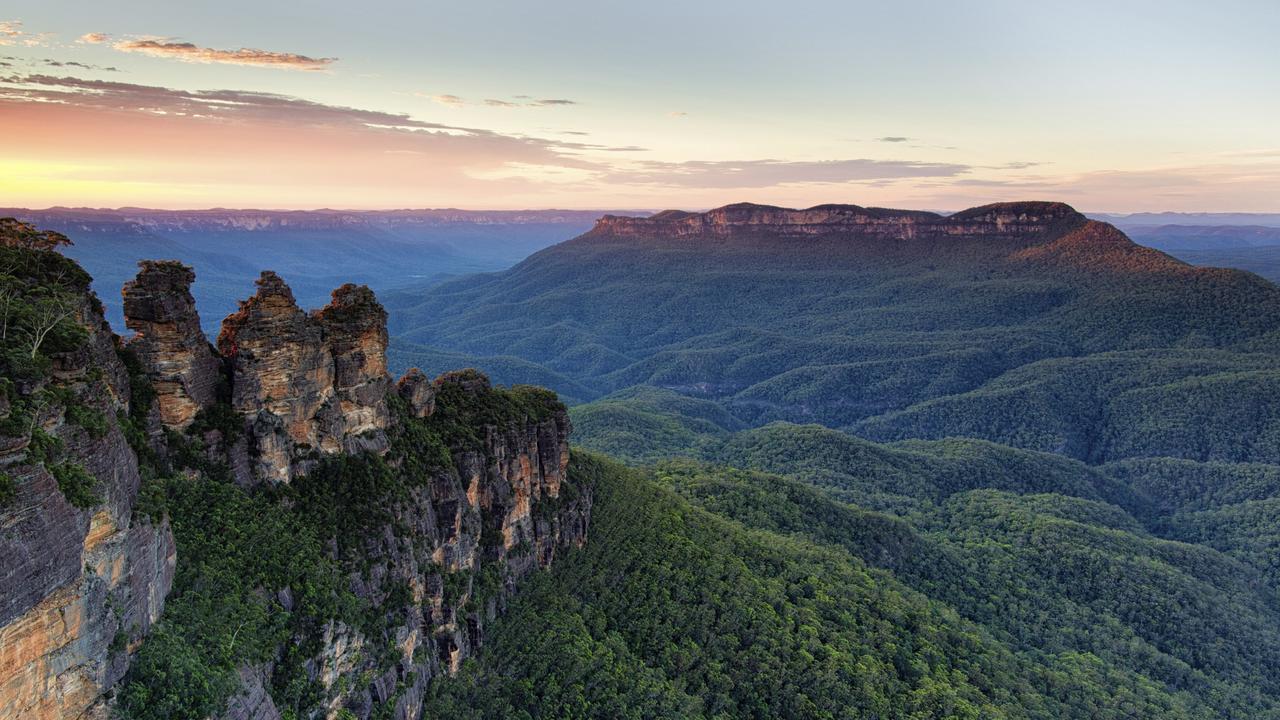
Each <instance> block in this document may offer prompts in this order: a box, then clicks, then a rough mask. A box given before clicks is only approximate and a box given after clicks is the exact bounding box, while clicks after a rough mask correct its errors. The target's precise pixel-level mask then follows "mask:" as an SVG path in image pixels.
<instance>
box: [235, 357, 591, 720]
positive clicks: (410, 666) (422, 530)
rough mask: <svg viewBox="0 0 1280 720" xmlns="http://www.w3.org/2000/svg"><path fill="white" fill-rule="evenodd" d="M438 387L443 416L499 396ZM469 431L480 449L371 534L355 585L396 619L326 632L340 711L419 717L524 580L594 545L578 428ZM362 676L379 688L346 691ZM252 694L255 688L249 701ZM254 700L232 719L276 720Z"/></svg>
mask: <svg viewBox="0 0 1280 720" xmlns="http://www.w3.org/2000/svg"><path fill="white" fill-rule="evenodd" d="M433 387H434V388H435V389H436V390H438V391H439V392H440V393H442V395H443V396H446V397H447V398H448V400H446V401H445V402H446V403H450V404H448V405H446V406H444V407H443V410H445V411H449V410H456V409H458V408H459V403H461V404H464V405H470V404H477V405H483V404H486V403H490V402H492V400H493V398H494V393H495V391H494V390H493V389H492V388H490V387H489V385H488V381H487V379H486V378H484V376H482V375H478V374H475V373H473V372H469V373H459V374H449V375H445V376H442V377H441V378H438V379H437V380H436V381H435V383H434V385H433ZM429 417H430V416H429ZM470 427H472V428H474V429H475V430H477V431H478V435H479V437H478V438H476V440H478V442H475V441H472V442H468V443H465V444H461V445H459V444H454V445H452V446H451V448H450V449H451V451H452V452H451V456H452V458H453V461H452V463H451V465H450V466H449V467H447V468H443V469H441V470H438V471H435V472H433V473H432V474H431V475H430V477H429V479H427V482H425V483H422V484H420V485H417V486H415V487H414V488H413V489H412V490H411V491H410V492H409V493H408V494H407V496H406V497H404V498H403V499H402V500H401V501H399V502H397V503H395V504H394V506H393V509H392V517H391V518H390V519H389V520H388V521H387V522H386V523H385V524H382V525H379V526H377V527H376V528H373V529H372V531H371V532H367V533H365V534H364V536H363V537H364V539H363V541H362V546H361V549H360V551H359V553H358V557H359V560H360V562H362V563H365V564H367V568H366V569H364V570H362V571H360V572H355V571H353V572H352V575H351V583H352V587H353V588H354V589H355V592H356V595H357V596H359V597H361V598H364V599H367V600H369V601H370V603H371V604H372V605H373V606H375V607H378V608H379V610H380V611H381V612H383V613H385V614H386V617H388V618H394V621H393V622H391V623H389V627H388V629H387V630H386V632H385V635H384V636H383V637H372V636H370V635H369V634H368V633H367V632H365V631H362V630H361V629H358V628H354V627H350V626H346V625H341V624H339V625H335V626H330V627H329V628H328V629H327V630H326V632H325V635H324V637H323V643H322V647H323V649H322V650H321V652H320V653H318V654H317V656H316V657H315V659H314V660H313V661H312V663H311V665H310V671H311V673H312V674H313V675H314V676H315V677H317V678H319V680H320V682H321V684H322V685H323V686H324V687H325V689H326V690H327V691H328V693H329V694H328V700H327V707H328V708H329V711H330V712H334V711H336V710H338V709H340V708H343V709H346V710H349V711H351V712H352V713H353V714H354V715H355V716H356V717H359V718H367V717H369V716H370V715H371V714H373V713H374V712H375V711H376V710H377V709H378V708H383V709H382V710H381V712H383V713H387V716H388V717H391V718H395V719H397V720H412V719H414V718H417V717H418V715H419V713H420V710H421V706H422V702H423V697H424V693H425V691H426V689H427V684H428V682H429V681H430V680H431V679H432V678H433V677H436V676H438V675H440V674H452V673H454V672H456V671H457V670H458V669H459V668H460V667H461V664H462V662H463V661H464V660H466V659H467V658H469V657H472V656H473V655H474V654H475V653H476V652H477V651H478V650H479V649H480V647H481V646H482V645H483V644H484V638H485V628H486V625H487V624H488V623H489V622H490V621H492V620H493V619H494V618H495V617H496V616H497V614H498V613H499V612H501V610H502V608H503V606H504V605H505V603H506V601H507V598H508V596H509V594H510V593H511V591H513V589H514V588H515V585H516V583H517V582H518V581H519V580H520V579H521V578H523V577H525V576H526V575H528V574H529V573H530V572H532V571H533V570H535V569H537V568H540V567H547V566H549V565H551V564H552V563H553V562H554V561H555V560H556V558H557V557H558V556H559V555H560V554H561V553H562V552H563V551H564V550H565V549H567V548H569V547H575V546H581V545H582V544H583V543H585V542H586V533H587V526H588V522H589V518H590V510H591V495H590V492H589V489H587V488H576V487H574V488H570V486H569V485H568V484H567V482H566V470H567V466H568V459H569V445H568V435H569V432H570V425H569V420H568V416H567V414H566V413H565V412H564V411H563V409H556V410H553V411H552V412H550V413H548V414H547V415H546V416H545V417H542V418H540V419H530V420H527V421H523V422H499V423H498V424H494V425H478V426H470ZM401 588H404V589H407V592H404V591H403V590H398V589H401ZM387 643H390V644H391V645H393V646H394V648H395V651H394V656H395V662H394V663H392V664H390V665H389V666H388V665H387V664H385V663H384V664H382V665H379V664H378V662H377V661H376V659H375V655H374V653H373V652H372V649H373V648H377V647H382V646H384V645H385V644H387ZM362 676H363V677H369V678H372V682H370V683H368V685H367V686H366V687H357V688H356V689H354V690H352V689H344V686H347V687H349V686H350V680H351V679H352V678H357V677H362ZM252 696H253V690H252V686H247V687H246V690H245V692H244V693H242V695H241V697H243V698H249V697H252ZM253 704H254V703H251V702H246V703H244V704H241V705H235V706H233V707H234V708H238V709H233V711H232V712H230V713H229V714H228V717H231V718H236V719H237V720H250V719H253V720H265V719H267V718H274V717H275V715H274V709H273V708H265V709H264V708H263V707H262V704H261V703H258V708H257V709H256V710H253V711H249V710H248V709H247V708H248V707H249V706H251V705H253Z"/></svg>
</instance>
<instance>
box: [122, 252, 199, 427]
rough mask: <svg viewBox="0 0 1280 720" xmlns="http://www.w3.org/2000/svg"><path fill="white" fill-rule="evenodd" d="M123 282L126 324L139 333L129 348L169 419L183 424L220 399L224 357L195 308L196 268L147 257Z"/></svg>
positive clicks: (166, 421) (175, 424) (165, 418)
mask: <svg viewBox="0 0 1280 720" xmlns="http://www.w3.org/2000/svg"><path fill="white" fill-rule="evenodd" d="M138 265H139V268H140V270H139V272H138V276H137V277H136V278H134V279H133V280H131V281H130V282H128V283H126V284H125V286H124V292H123V295H124V315H125V324H126V325H127V326H128V327H129V329H130V330H133V331H134V332H135V333H137V335H135V336H134V338H133V339H132V340H130V341H129V348H130V349H132V350H133V351H134V352H135V353H137V354H138V358H139V359H140V360H141V361H142V365H143V367H144V368H146V369H147V371H148V374H149V375H150V377H151V383H152V386H153V387H154V388H155V391H156V404H157V406H158V407H159V409H160V419H161V421H163V422H164V424H165V425H167V426H169V427H172V428H176V429H183V428H186V427H187V426H188V425H190V424H191V421H192V420H193V419H194V418H195V416H196V413H197V412H199V411H200V410H201V409H202V408H205V407H208V406H210V405H212V404H213V403H214V401H215V400H216V399H217V398H216V397H215V395H216V392H217V385H218V378H219V367H218V366H219V360H218V357H217V355H215V354H214V352H213V350H212V348H210V346H209V342H208V341H207V340H206V339H205V336H204V332H202V331H201V330H200V316H199V314H197V313H196V302H195V298H193V297H192V296H191V283H192V281H194V280H195V277H196V276H195V273H194V272H192V271H191V268H189V267H187V266H185V265H182V264H181V263H177V262H172V261H151V260H144V261H143V262H141V263H139V264H138Z"/></svg>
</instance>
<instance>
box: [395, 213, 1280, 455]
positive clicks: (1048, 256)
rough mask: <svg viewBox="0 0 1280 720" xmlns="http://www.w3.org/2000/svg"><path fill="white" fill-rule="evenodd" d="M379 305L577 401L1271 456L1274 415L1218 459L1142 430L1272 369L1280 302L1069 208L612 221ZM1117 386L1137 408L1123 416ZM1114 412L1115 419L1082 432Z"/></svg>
mask: <svg viewBox="0 0 1280 720" xmlns="http://www.w3.org/2000/svg"><path fill="white" fill-rule="evenodd" d="M389 306H390V307H391V308H392V330H393V332H396V333H397V334H398V335H399V336H400V338H401V340H403V341H407V342H411V343H416V344H420V345H423V346H427V347H430V348H432V349H433V352H439V351H444V352H449V353H454V354H456V355H458V356H462V357H467V356H495V355H502V356H514V357H517V358H520V359H521V360H524V361H527V362H532V363H536V364H537V365H540V366H542V367H544V368H546V369H547V371H548V377H549V378H551V377H555V376H561V377H564V378H565V379H567V380H569V381H572V384H573V386H572V389H571V390H570V388H568V387H566V392H568V393H569V394H570V395H571V396H573V397H576V398H578V399H582V400H587V399H592V397H598V396H603V395H605V394H608V393H611V392H614V391H617V390H621V389H623V388H627V387H631V386H636V385H645V386H652V387H659V388H665V389H670V390H673V391H675V392H678V393H680V394H683V395H687V396H692V397H698V398H703V399H707V400H711V401H713V402H715V403H716V404H718V405H719V406H720V407H722V408H724V409H725V410H727V411H728V412H730V413H731V414H732V415H733V416H734V417H735V418H736V419H737V420H738V421H740V422H743V423H747V424H751V425H759V424H764V423H767V422H769V421H772V420H787V421H791V422H820V423H822V424H824V425H828V426H832V427H841V428H848V429H851V430H853V431H854V432H857V433H860V434H861V433H865V434H868V435H869V436H872V437H876V438H883V439H896V438H900V437H919V436H924V437H944V436H946V435H974V436H978V437H985V438H989V439H992V440H997V441H1000V442H1005V443H1012V444H1015V445H1020V446H1025V447H1029V448H1035V449H1045V450H1054V451H1059V452H1065V453H1068V454H1070V455H1073V456H1075V457H1079V458H1082V459H1087V460H1090V461H1101V460H1109V459H1115V458H1120V457H1130V456H1141V455H1152V454H1173V455H1178V456H1185V457H1191V458H1194V459H1205V458H1213V459H1221V460H1229V461H1245V460H1253V459H1266V460H1270V459H1271V454H1270V451H1269V450H1268V449H1267V447H1268V446H1267V438H1270V437H1271V434H1272V432H1273V431H1272V430H1271V429H1270V428H1271V425H1272V423H1273V422H1274V418H1273V413H1274V412H1275V406H1274V405H1273V404H1267V403H1257V404H1256V407H1255V408H1254V410H1253V411H1251V414H1250V415H1249V416H1248V417H1246V418H1243V419H1234V420H1231V421H1230V427H1231V428H1232V429H1231V430H1230V431H1229V432H1235V431H1236V430H1237V429H1238V430H1240V431H1242V432H1243V433H1244V434H1246V435H1248V436H1250V437H1252V438H1256V440H1250V441H1248V442H1242V443H1239V444H1237V445H1235V446H1232V447H1216V446H1215V447H1214V448H1213V449H1212V450H1210V451H1207V452H1206V451H1205V450H1204V448H1203V447H1201V446H1202V445H1203V443H1199V444H1197V442H1195V441H1194V439H1195V437H1196V433H1197V432H1198V431H1197V429H1196V425H1197V424H1198V423H1201V422H1202V420H1203V419H1204V418H1203V417H1199V416H1197V417H1192V416H1190V415H1186V416H1184V417H1181V418H1180V420H1179V422H1178V423H1171V425H1173V427H1165V426H1156V425H1153V424H1151V423H1147V422H1146V418H1149V417H1151V416H1152V414H1155V413H1160V412H1163V411H1164V410H1165V409H1166V408H1165V407H1164V406H1163V405H1162V403H1178V402H1185V401H1186V400H1187V399H1188V398H1193V399H1194V398H1196V397H1197V393H1201V394H1204V393H1209V394H1211V395H1212V396H1213V398H1214V402H1215V404H1219V403H1220V404H1221V405H1222V406H1223V407H1229V406H1231V405H1232V404H1234V403H1236V402H1237V401H1239V400H1245V399H1247V397H1248V391H1247V390H1246V389H1245V387H1244V385H1246V384H1247V383H1239V382H1236V383H1233V381H1232V380H1231V377H1232V376H1238V374H1239V373H1252V372H1269V371H1271V370H1272V369H1274V368H1275V363H1274V358H1275V357H1276V353H1275V351H1276V348H1277V343H1278V342H1280V332H1278V331H1280V289H1277V288H1276V287H1275V286H1274V285H1272V284H1270V283H1269V282H1267V281H1265V280H1263V279H1261V278H1259V277H1257V276H1254V275H1251V274H1248V273H1243V272H1238V271H1231V270H1219V269H1210V268H1197V267H1193V266H1189V265H1186V264H1184V263H1182V262H1180V261H1178V260H1175V259H1173V258H1171V257H1169V256H1168V255H1165V254H1163V253H1160V252H1158V251H1155V250H1152V249H1150V248H1144V247H1141V246H1138V245H1135V244H1133V243H1132V242H1130V241H1129V240H1128V239H1127V238H1126V237H1125V236H1124V235H1123V234H1122V233H1120V232H1119V231H1118V230H1116V229H1115V228H1113V227H1111V226H1109V225H1105V224H1103V223H1097V222H1093V221H1089V220H1087V219H1085V218H1084V217H1083V216H1081V215H1079V214H1078V213H1076V212H1075V211H1073V210H1071V208H1069V207H1067V206H1065V205H1061V204H1055V203H1012V204H1003V205H995V206H986V207H983V208H975V209H973V210H968V211H964V212H961V213H957V214H955V215H952V216H949V217H942V216H938V215H935V214H932V213H921V212H909V211H893V210H883V209H876V208H870V209H868V208H858V207H855V206H819V207H817V208H810V209H808V210H784V209H781V208H770V207H766V206H752V205H737V206H728V207H726V208H721V209H718V210H713V211H710V212H708V213H702V214H694V213H680V212H674V211H673V212H668V213H662V214H659V215H657V216H654V217H653V218H647V219H642V218H619V217H612V216H608V217H606V218H604V219H603V220H601V221H600V222H599V223H597V226H596V227H595V228H594V229H593V230H592V231H591V232H589V233H587V234H585V235H583V236H581V237H579V238H576V239H574V240H571V241H568V242H564V243H561V244H560V245H557V246H554V247H551V248H548V249H546V250H544V251H541V252H539V253H537V254H535V255H533V256H531V257H530V258H529V259H527V260H526V261H524V262H523V263H521V264H519V265H517V266H516V267H514V268H512V269H511V270H508V271H506V272H502V273H496V274H492V275H482V276H473V277H470V278H464V279H460V280H456V281H451V282H445V283H442V284H440V285H439V286H437V287H433V288H429V289H426V290H424V291H422V292H416V293H397V294H395V295H394V296H392V297H391V298H390V299H389ZM1153 351H1158V352H1155V353H1154V354H1153ZM1125 353H1129V354H1128V355H1126V354H1125ZM413 357H414V353H413V352H412V351H408V352H406V353H404V355H403V359H404V361H405V362H408V361H410V360H411V359H412V358H413ZM1147 357H1151V358H1153V360H1152V361H1151V362H1150V363H1145V362H1144V361H1143V358H1147ZM1148 365H1151V367H1149V366H1148ZM1019 373H1021V375H1022V376H1025V377H1024V378H1020V377H1019ZM499 377H500V379H501V376H499ZM1095 377H1101V378H1105V380H1102V381H1099V380H1096V379H1094V378H1095ZM1250 377H1253V376H1250ZM1028 378H1033V380H1031V379H1028ZM1082 378H1084V379H1085V381H1086V383H1087V384H1088V386H1089V388H1090V389H1089V391H1088V392H1086V393H1084V395H1083V396H1082V397H1074V396H1073V397H1071V398H1069V400H1070V402H1058V399H1059V398H1061V397H1062V392H1061V390H1055V389H1054V388H1072V387H1075V386H1076V385H1078V384H1079V383H1080V382H1081V380H1082ZM1207 386H1212V387H1209V388H1208V389H1207V390H1206V389H1204V388H1205V387H1207ZM584 387H585V388H586V389H587V390H588V391H589V392H591V393H592V395H589V396H584V395H583V393H582V389H583V388H584ZM1115 388H1120V389H1122V390H1123V391H1124V392H1125V393H1126V395H1125V397H1123V398H1121V399H1120V400H1118V401H1115V403H1113V400H1112V392H1113V390H1114V389H1115ZM975 394H977V395H975ZM978 396H981V397H982V398H983V399H984V402H969V401H968V399H969V398H971V397H978ZM988 396H990V397H994V398H995V399H996V400H997V402H993V403H990V404H988V403H985V398H986V397H988ZM1170 398H1177V399H1176V400H1171V399H1170ZM940 403H941V404H940ZM946 403H958V404H963V406H964V407H963V410H961V411H952V410H950V409H948V407H947V405H946ZM1011 408H1016V412H1015V411H1014V410H1012V409H1011ZM1010 413H1013V414H1010ZM1109 416H1114V417H1116V418H1117V421H1116V422H1117V425H1122V426H1123V427H1120V428H1119V429H1115V430H1108V429H1106V428H1097V429H1095V428H1093V426H1094V425H1098V423H1096V422H1094V421H1095V420H1097V419H1099V418H1106V417H1109ZM1212 417H1213V418H1214V419H1221V418H1219V416H1217V415H1213V416H1212ZM1082 418H1087V419H1088V420H1089V422H1088V423H1086V424H1085V425H1087V426H1088V428H1087V429H1085V426H1082V424H1081V419H1082ZM1028 421H1030V422H1031V423H1032V426H1031V427H1030V428H1028V429H1027V430H1026V431H1022V430H1012V429H1009V427H1008V426H1017V427H1020V426H1021V425H1022V424H1024V423H1026V422H1028ZM1169 433H1172V434H1169ZM1188 437H1189V438H1192V441H1184V440H1185V438H1188ZM1171 438H1172V439H1171Z"/></svg>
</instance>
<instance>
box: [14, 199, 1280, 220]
mask: <svg viewBox="0 0 1280 720" xmlns="http://www.w3.org/2000/svg"><path fill="white" fill-rule="evenodd" d="M1024 202H1061V201H1058V200H1052V199H1043V198H1039V199H1022V200H994V201H992V202H990V203H983V204H982V205H993V204H1016V203H1024ZM738 204H747V205H759V206H763V207H775V208H780V209H783V210H808V209H811V208H814V207H819V206H821V205H833V204H834V205H846V206H851V207H862V208H879V209H883V210H912V211H924V212H932V213H937V214H939V215H942V216H944V217H945V216H948V215H954V214H956V213H958V212H964V211H965V210H972V209H974V208H977V207H981V206H982V205H973V206H969V207H963V208H953V209H946V210H942V209H938V208H929V207H907V206H905V205H892V204H890V205H865V204H861V203H848V202H838V203H817V204H813V205H794V206H788V205H780V204H777V203H768V202H743V203H725V204H723V205H717V206H708V207H693V208H687V207H666V208H661V209H654V208H626V207H590V208H589V207H583V208H570V207H512V208H499V207H454V206H449V207H385V208H358V207H346V208H344V207H252V206H245V207H220V206H209V207H198V206H190V207H163V206H138V205H121V206H116V207H108V206H103V207H94V206H88V205H49V206H45V207H18V206H11V207H4V208H0V210H4V211H9V210H23V211H27V212H41V213H42V212H56V211H86V212H127V211H142V212H160V213H200V212H262V213H295V212H296V213H352V214H375V213H419V212H421V213H429V212H462V213H522V212H527V213H556V212H564V213H597V212H598V213H605V214H610V213H637V214H649V215H655V214H657V213H660V212H666V211H669V210H677V211H681V212H694V213H706V212H710V211H712V210H717V209H719V208H723V207H727V206H729V205H738ZM1063 204H1064V205H1068V206H1070V207H1071V209H1073V210H1075V211H1076V212H1078V213H1080V214H1081V215H1085V216H1095V215H1106V216H1114V217H1132V216H1139V215H1181V216H1187V217H1200V216H1215V215H1258V216H1274V215H1280V211H1274V212H1273V211H1266V210H1190V211H1184V210H1081V209H1080V208H1077V207H1075V206H1074V205H1071V204H1070V203H1063Z"/></svg>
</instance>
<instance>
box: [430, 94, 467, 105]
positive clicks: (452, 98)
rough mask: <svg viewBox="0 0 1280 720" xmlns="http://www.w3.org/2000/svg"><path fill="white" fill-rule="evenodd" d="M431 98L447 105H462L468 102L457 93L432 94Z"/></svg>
mask: <svg viewBox="0 0 1280 720" xmlns="http://www.w3.org/2000/svg"><path fill="white" fill-rule="evenodd" d="M431 100H432V101H434V102H437V103H439V104H441V105H444V106H446V107H460V106H462V105H465V104H466V102H467V101H466V100H463V99H462V98H460V97H458V96H457V95H432V96H431Z"/></svg>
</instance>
